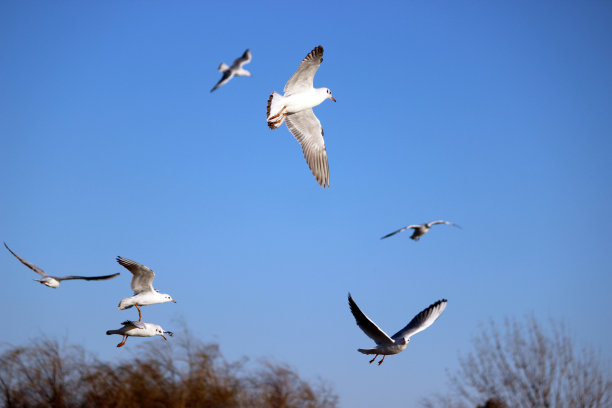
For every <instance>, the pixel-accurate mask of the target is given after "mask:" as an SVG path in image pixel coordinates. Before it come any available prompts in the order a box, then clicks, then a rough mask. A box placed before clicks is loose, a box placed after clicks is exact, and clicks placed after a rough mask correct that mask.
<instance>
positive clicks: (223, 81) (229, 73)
mask: <svg viewBox="0 0 612 408" xmlns="http://www.w3.org/2000/svg"><path fill="white" fill-rule="evenodd" d="M233 76H234V70H233V69H232V68H230V69H228V70H227V71H225V72H224V73H223V76H222V77H221V79H220V80H219V82H217V84H216V85H215V86H214V87H213V89H211V90H210V92H213V91H215V90H217V89H218V88H219V87H221V86H222V85H225V84H227V83H228V82H229V80H230V79H232V77H233Z"/></svg>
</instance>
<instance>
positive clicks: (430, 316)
mask: <svg viewBox="0 0 612 408" xmlns="http://www.w3.org/2000/svg"><path fill="white" fill-rule="evenodd" d="M445 308H446V299H442V300H438V301H437V302H436V303H434V304H432V305H430V306H429V307H428V308H427V309H425V310H423V311H422V312H421V313H419V314H418V315H416V316H414V318H413V319H412V320H411V321H410V323H408V324H407V325H406V327H404V328H403V329H402V330H400V331H398V332H397V333H395V334H394V335H393V336H391V338H392V339H394V340H397V339H400V338H402V337H403V338H405V339H409V338H410V336H412V335H414V334H416V333H418V332H420V331H423V330H425V329H426V328H428V327H429V326H431V325H432V324H433V322H435V321H436V320H437V319H438V317H440V315H441V314H442V312H443V311H444V309H445Z"/></svg>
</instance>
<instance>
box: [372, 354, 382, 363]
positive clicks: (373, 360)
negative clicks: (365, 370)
mask: <svg viewBox="0 0 612 408" xmlns="http://www.w3.org/2000/svg"><path fill="white" fill-rule="evenodd" d="M376 357H378V354H377V355H375V356H374V358H373V359H371V360H370V364H372V363H373V362H374V360H376ZM383 358H384V357H383Z"/></svg>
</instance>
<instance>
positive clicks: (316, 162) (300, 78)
mask: <svg viewBox="0 0 612 408" xmlns="http://www.w3.org/2000/svg"><path fill="white" fill-rule="evenodd" d="M321 62H323V47H321V46H320V45H319V46H318V47H315V49H313V50H312V51H310V53H308V55H306V58H304V59H303V60H302V62H301V63H300V66H299V67H298V70H297V71H296V72H295V74H293V76H292V77H291V78H289V81H287V83H286V84H285V95H280V94H278V93H276V92H272V94H271V95H270V97H269V98H268V110H267V119H268V127H270V129H276V128H278V127H280V126H281V125H282V124H283V122H284V121H285V120H286V121H287V127H288V128H289V131H291V134H293V136H294V137H295V138H296V139H297V141H298V142H299V143H300V145H302V151H303V152H304V157H305V158H306V162H308V167H310V170H311V171H312V174H313V175H314V176H315V179H316V180H317V182H318V183H319V185H320V186H322V187H323V188H325V187H326V186H327V187H329V164H328V163H327V152H326V151H325V141H324V140H323V128H322V127H321V122H319V119H317V117H316V116H315V114H314V112H313V111H312V108H313V107H315V106H317V105H319V104H321V103H323V101H325V100H326V99H331V100H332V101H334V102H336V99H335V98H334V97H333V96H332V92H331V91H330V90H329V89H328V88H313V79H314V75H315V73H316V72H317V70H318V69H319V66H320V65H321Z"/></svg>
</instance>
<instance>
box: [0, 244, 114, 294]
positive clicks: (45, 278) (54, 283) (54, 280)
mask: <svg viewBox="0 0 612 408" xmlns="http://www.w3.org/2000/svg"><path fill="white" fill-rule="evenodd" d="M4 246H5V247H6V249H8V250H9V252H10V253H11V254H13V255H14V256H15V258H17V259H19V261H20V262H21V263H22V264H24V265H25V266H27V267H28V268H30V269H31V270H33V271H34V272H36V273H37V274H39V275H40V276H41V279H34V280H35V281H37V282H40V283H42V284H43V285H45V286H48V287H50V288H57V287H58V286H59V285H60V282H61V281H65V280H73V279H81V280H87V281H91V280H106V279H112V278H114V277H115V276H119V273H114V274H112V275H103V276H74V275H71V276H51V275H47V273H46V272H45V271H43V270H42V269H41V268H39V267H38V266H36V265H34V264H33V263H31V262H28V261H26V260H25V259H23V258H22V257H20V256H19V255H17V254H16V253H14V252H13V251H12V250H11V248H9V247H8V245H6V242H5V243H4Z"/></svg>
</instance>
